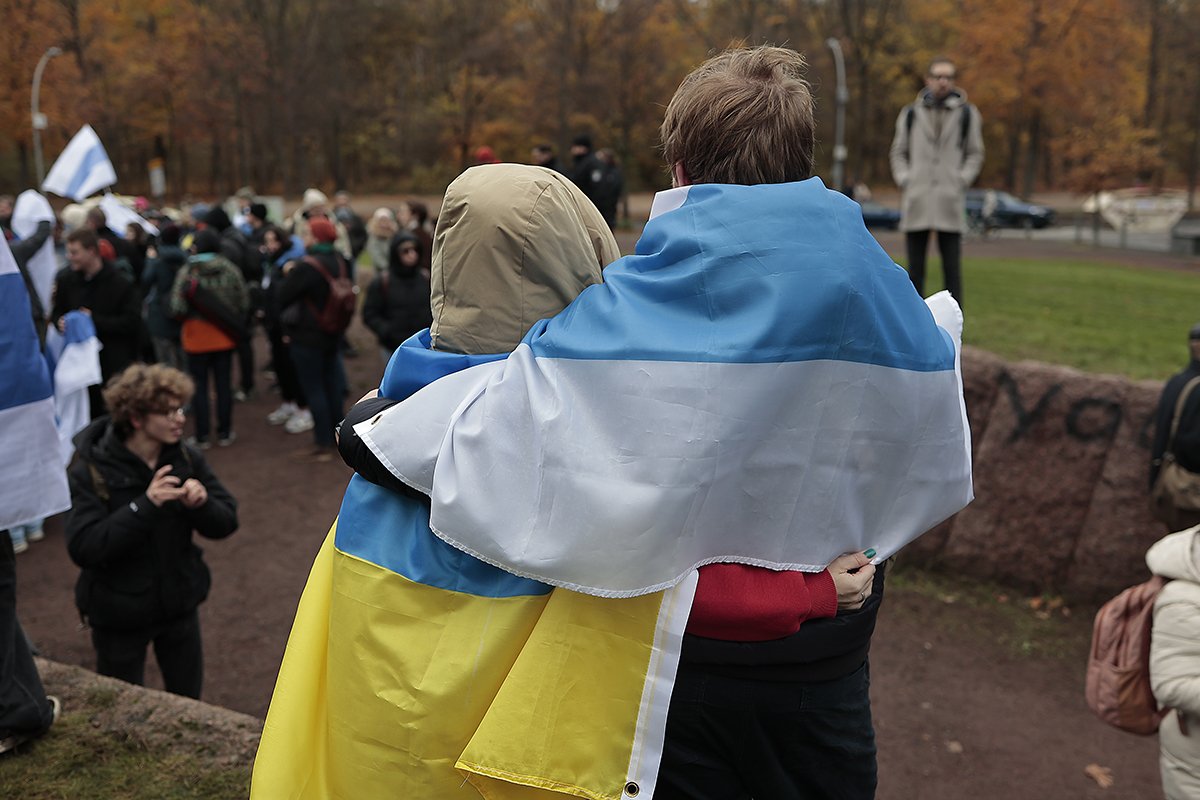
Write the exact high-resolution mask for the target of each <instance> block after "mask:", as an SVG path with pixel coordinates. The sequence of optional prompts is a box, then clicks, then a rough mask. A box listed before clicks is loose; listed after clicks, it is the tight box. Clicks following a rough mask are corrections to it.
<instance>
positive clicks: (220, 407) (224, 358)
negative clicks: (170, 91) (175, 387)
mask: <svg viewBox="0 0 1200 800" xmlns="http://www.w3.org/2000/svg"><path fill="white" fill-rule="evenodd" d="M233 352H234V351H233V350H217V351H214V352H212V353H188V354H187V363H188V372H190V373H191V375H192V380H193V381H195V382H196V393H195V394H194V395H192V422H193V423H195V425H196V438H197V439H199V440H200V441H207V440H208V434H209V431H210V430H212V428H211V427H210V426H211V425H212V418H211V417H210V415H209V408H208V374H209V373H210V372H211V373H212V376H213V382H214V383H215V384H216V389H217V435H218V436H220V437H221V438H225V437H226V436H228V435H229V432H230V431H231V430H233V389H232V387H231V386H230V384H231V382H232V376H233Z"/></svg>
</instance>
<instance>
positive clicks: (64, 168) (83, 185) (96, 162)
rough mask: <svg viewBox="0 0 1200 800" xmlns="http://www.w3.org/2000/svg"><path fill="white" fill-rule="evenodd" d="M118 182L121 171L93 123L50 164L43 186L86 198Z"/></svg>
mask: <svg viewBox="0 0 1200 800" xmlns="http://www.w3.org/2000/svg"><path fill="white" fill-rule="evenodd" d="M116 182H117V171H116V170H115V169H114V168H113V163H112V160H111V159H109V157H108V152H107V151H106V150H105V149H104V145H103V144H102V143H101V142H100V137H99V136H97V135H96V131H95V130H93V129H92V126H91V125H84V126H83V127H82V128H80V129H79V132H78V133H76V134H75V135H74V136H73V137H72V138H71V141H70V142H68V143H67V146H66V148H65V149H64V150H63V151H62V154H61V155H59V157H58V160H57V161H55V162H54V166H52V167H50V172H49V173H48V174H47V175H46V179H45V180H44V181H42V190H43V191H46V192H54V193H55V194H57V195H60V196H62V197H70V198H73V199H74V200H76V201H77V202H83V201H84V200H85V199H87V198H88V197H90V196H91V195H93V194H95V193H96V192H98V191H100V190H101V189H103V188H105V187H107V186H112V185H113V184H114V183H116Z"/></svg>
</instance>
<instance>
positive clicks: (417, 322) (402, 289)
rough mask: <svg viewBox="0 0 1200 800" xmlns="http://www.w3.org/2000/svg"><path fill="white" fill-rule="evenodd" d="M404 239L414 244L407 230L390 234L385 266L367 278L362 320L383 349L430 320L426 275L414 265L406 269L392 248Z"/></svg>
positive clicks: (395, 346) (421, 327)
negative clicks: (373, 277) (374, 275)
mask: <svg viewBox="0 0 1200 800" xmlns="http://www.w3.org/2000/svg"><path fill="white" fill-rule="evenodd" d="M406 241H409V242H413V243H414V244H417V240H416V237H414V236H412V235H411V234H409V233H408V232H402V233H398V234H396V235H395V236H393V237H392V241H391V244H390V245H389V247H388V268H387V270H386V271H384V272H382V273H380V274H379V275H377V276H376V277H375V280H373V281H371V284H370V285H369V286H368V287H367V298H366V300H364V301H363V307H362V318H363V323H364V324H365V325H366V326H367V327H368V328H370V329H371V331H372V332H373V333H374V334H375V337H376V338H377V339H379V345H380V347H383V348H384V349H385V350H395V349H396V348H397V347H399V346H400V344H401V343H402V342H403V341H404V340H405V339H407V338H408V337H409V336H412V335H413V334H414V333H416V332H417V331H421V330H424V329H426V328H428V327H429V326H430V325H432V324H433V312H432V310H430V307H429V279H428V278H426V277H425V275H424V274H423V273H422V272H421V271H420V269H418V268H417V267H414V268H413V269H410V270H406V269H405V268H404V266H403V265H402V264H401V263H400V258H399V256H398V255H397V254H396V248H397V247H399V246H400V245H401V244H403V243H405V242H406ZM417 246H418V249H419V248H420V245H419V244H417Z"/></svg>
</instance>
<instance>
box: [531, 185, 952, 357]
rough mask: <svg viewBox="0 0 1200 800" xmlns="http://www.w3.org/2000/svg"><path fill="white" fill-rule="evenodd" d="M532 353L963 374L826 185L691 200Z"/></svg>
mask: <svg viewBox="0 0 1200 800" xmlns="http://www.w3.org/2000/svg"><path fill="white" fill-rule="evenodd" d="M525 341H526V343H528V344H529V346H530V348H531V349H532V350H533V352H534V355H535V356H538V357H547V358H570V359H593V360H624V361H631V360H647V361H685V362H698V363H699V362H708V363H750V364H755V363H780V362H789V361H812V360H837V361H850V362H856V363H866V364H875V365H878V366H884V367H894V368H898V369H905V370H914V371H922V372H934V371H944V370H952V369H953V368H954V345H953V342H952V341H951V339H950V337H949V335H947V334H946V333H945V332H944V331H941V330H940V329H938V328H937V327H936V326H935V325H934V324H933V322H932V316H931V314H930V312H929V309H928V308H927V307H926V305H925V303H924V301H923V300H922V299H921V298H920V296H919V295H918V294H917V292H916V290H915V289H913V287H912V284H911V282H910V281H909V278H908V275H907V273H906V272H905V271H904V270H903V269H902V268H901V267H899V266H897V265H896V264H895V263H894V262H893V261H892V259H891V258H890V257H889V256H888V255H887V253H886V252H884V250H883V249H882V248H881V247H880V246H879V244H878V243H877V242H876V241H875V239H874V238H873V237H872V236H871V234H870V233H869V232H868V231H867V229H866V227H865V226H864V225H863V221H862V212H861V210H860V209H859V207H858V205H857V204H856V203H854V202H853V201H852V200H850V199H849V198H847V197H845V196H843V195H841V194H840V193H837V192H832V191H830V190H828V189H826V188H825V186H824V185H823V184H822V183H821V181H820V180H819V179H817V178H812V179H810V180H807V181H803V182H800V183H790V184H776V185H760V186H725V185H712V184H708V185H700V186H693V187H691V189H690V191H689V193H688V198H687V201H686V202H685V203H684V204H683V205H682V206H681V207H680V208H678V209H675V210H673V211H670V212H667V213H665V214H662V215H661V216H659V217H656V218H655V219H652V220H651V221H650V222H649V223H647V225H646V228H645V231H644V232H643V234H642V237H641V239H640V240H639V241H638V245H637V252H636V254H634V255H632V256H626V257H625V258H622V259H620V260H618V261H616V262H614V263H613V264H611V265H610V266H608V267H607V268H606V269H605V270H604V283H603V284H597V285H595V286H590V287H588V288H587V289H586V290H584V292H583V294H581V295H580V296H579V298H578V299H577V300H576V301H575V302H574V303H572V304H571V306H569V307H568V308H567V310H566V311H564V312H563V313H562V314H560V315H559V316H557V317H555V318H554V319H551V320H543V321H542V322H539V323H538V324H536V325H535V326H534V327H533V329H532V330H530V332H529V333H528V334H527V335H526V337H525Z"/></svg>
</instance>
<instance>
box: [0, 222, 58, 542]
mask: <svg viewBox="0 0 1200 800" xmlns="http://www.w3.org/2000/svg"><path fill="white" fill-rule="evenodd" d="M0 239H2V237H0ZM0 442H2V443H3V446H4V450H5V454H6V455H5V457H4V458H3V459H0V529H5V528H10V527H12V526H13V525H20V524H24V523H26V522H29V521H30V520H34V519H42V518H43V517H48V516H50V515H51V514H57V513H58V512H60V511H65V510H66V509H68V508H70V506H71V496H70V493H69V491H68V489H67V473H66V469H65V468H64V467H63V463H62V461H61V460H60V457H59V448H58V432H57V431H56V429H55V427H54V397H53V391H52V389H51V384H50V371H49V369H48V368H47V365H46V360H45V358H43V356H42V353H41V351H40V350H39V347H38V338H37V332H36V331H35V330H34V328H33V319H32V316H31V311H30V308H29V295H28V293H27V291H26V289H25V281H24V280H23V279H22V278H21V274H20V272H19V271H18V269H17V263H16V261H14V260H13V256H12V252H11V251H10V250H9V249H8V243H7V242H4V241H0Z"/></svg>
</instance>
